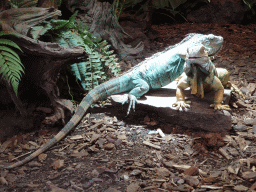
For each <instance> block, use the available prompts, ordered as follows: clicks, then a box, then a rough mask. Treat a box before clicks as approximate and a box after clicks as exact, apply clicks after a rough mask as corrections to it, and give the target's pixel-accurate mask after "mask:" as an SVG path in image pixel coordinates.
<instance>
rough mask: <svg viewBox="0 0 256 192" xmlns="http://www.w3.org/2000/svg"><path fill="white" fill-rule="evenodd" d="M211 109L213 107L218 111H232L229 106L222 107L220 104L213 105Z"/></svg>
mask: <svg viewBox="0 0 256 192" xmlns="http://www.w3.org/2000/svg"><path fill="white" fill-rule="evenodd" d="M210 107H212V108H214V109H216V110H231V109H230V107H229V105H222V104H220V103H214V104H211V105H210Z"/></svg>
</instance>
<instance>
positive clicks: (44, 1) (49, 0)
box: [37, 0, 58, 9]
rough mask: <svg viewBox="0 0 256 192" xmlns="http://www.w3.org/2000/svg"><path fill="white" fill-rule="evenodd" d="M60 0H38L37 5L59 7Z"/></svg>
mask: <svg viewBox="0 0 256 192" xmlns="http://www.w3.org/2000/svg"><path fill="white" fill-rule="evenodd" d="M57 1H58V0H38V2H37V7H43V8H55V9H58V2H57Z"/></svg>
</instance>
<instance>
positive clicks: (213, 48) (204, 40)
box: [198, 34, 223, 56]
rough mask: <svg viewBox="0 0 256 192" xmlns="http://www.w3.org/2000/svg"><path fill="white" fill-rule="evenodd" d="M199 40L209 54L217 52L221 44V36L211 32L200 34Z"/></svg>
mask: <svg viewBox="0 0 256 192" xmlns="http://www.w3.org/2000/svg"><path fill="white" fill-rule="evenodd" d="M199 39H200V40H199V41H198V42H200V43H201V44H202V45H203V46H204V47H205V48H206V50H207V53H208V55H209V56H213V55H215V54H217V53H218V52H219V51H220V50H221V48H222V46H223V37H222V36H216V35H213V34H209V35H202V36H201V37H199Z"/></svg>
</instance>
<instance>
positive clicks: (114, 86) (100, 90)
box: [6, 77, 126, 169]
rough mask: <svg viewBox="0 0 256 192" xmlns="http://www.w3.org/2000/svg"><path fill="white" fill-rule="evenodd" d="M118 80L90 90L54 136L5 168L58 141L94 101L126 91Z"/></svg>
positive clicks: (17, 163) (34, 154) (28, 159)
mask: <svg viewBox="0 0 256 192" xmlns="http://www.w3.org/2000/svg"><path fill="white" fill-rule="evenodd" d="M120 80H123V79H120V77H119V78H116V79H113V80H111V81H108V82H106V83H103V84H101V85H99V86H97V87H95V88H94V89H93V90H92V91H90V92H89V93H88V94H87V95H86V96H85V97H84V98H83V100H82V102H81V103H80V105H79V107H78V109H77V111H76V112H75V114H74V115H73V117H72V118H71V119H70V121H69V122H68V123H67V124H66V125H65V126H64V128H63V129H62V130H61V131H60V132H59V133H58V134H57V135H56V136H55V137H54V138H52V139H51V140H50V141H49V142H48V143H46V144H44V145H43V146H41V147H40V148H39V149H38V150H37V151H35V152H34V153H32V154H31V155H29V156H28V157H26V158H25V159H23V160H22V161H18V162H16V163H14V164H12V165H10V166H8V167H6V169H12V168H15V167H18V166H21V165H23V164H25V163H27V162H29V161H31V160H32V159H34V158H35V157H37V156H38V155H40V154H41V153H43V152H44V151H46V150H47V149H49V148H50V147H52V146H53V145H55V144H56V143H57V142H59V141H60V140H61V139H62V138H64V137H65V136H66V135H67V134H68V133H69V132H70V131H71V130H72V129H73V128H74V127H75V126H76V125H77V124H78V123H79V122H80V120H81V119H82V117H83V116H84V114H85V113H86V111H87V109H88V108H89V107H90V106H91V105H92V104H93V103H94V102H96V101H99V100H101V99H104V98H106V97H108V96H110V95H112V94H115V93H120V92H124V91H126V90H122V91H120V89H121V87H120Z"/></svg>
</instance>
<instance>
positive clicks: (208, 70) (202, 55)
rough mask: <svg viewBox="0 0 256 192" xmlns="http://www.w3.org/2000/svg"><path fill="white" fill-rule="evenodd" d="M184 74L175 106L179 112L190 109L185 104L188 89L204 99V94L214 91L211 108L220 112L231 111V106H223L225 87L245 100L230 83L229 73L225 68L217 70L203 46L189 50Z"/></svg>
mask: <svg viewBox="0 0 256 192" xmlns="http://www.w3.org/2000/svg"><path fill="white" fill-rule="evenodd" d="M184 72H185V74H184V73H183V75H182V77H181V79H180V80H179V82H178V85H177V90H176V99H177V102H175V103H174V104H173V105H174V106H176V109H177V110H178V109H180V108H181V109H182V108H189V107H190V105H189V104H188V103H187V102H185V92H184V90H185V89H186V88H188V87H190V89H191V94H194V95H196V96H197V97H200V96H201V98H203V97H204V92H210V91H214V92H215V93H214V98H213V100H214V103H213V104H211V105H210V107H213V108H214V109H218V110H222V109H223V110H230V107H229V105H222V100H223V93H224V87H227V86H229V87H231V88H232V89H233V91H234V92H236V93H238V94H239V95H240V96H241V97H243V98H244V95H243V93H242V92H241V91H240V90H239V89H238V88H237V87H236V86H235V85H234V84H231V83H230V81H229V72H228V71H227V70H226V69H224V68H215V65H214V64H213V63H212V61H211V59H210V57H209V55H208V53H207V49H206V48H205V47H204V46H203V45H197V46H193V47H189V48H188V50H187V59H186V62H185V65H184Z"/></svg>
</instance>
